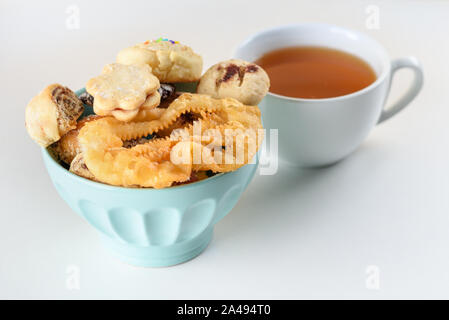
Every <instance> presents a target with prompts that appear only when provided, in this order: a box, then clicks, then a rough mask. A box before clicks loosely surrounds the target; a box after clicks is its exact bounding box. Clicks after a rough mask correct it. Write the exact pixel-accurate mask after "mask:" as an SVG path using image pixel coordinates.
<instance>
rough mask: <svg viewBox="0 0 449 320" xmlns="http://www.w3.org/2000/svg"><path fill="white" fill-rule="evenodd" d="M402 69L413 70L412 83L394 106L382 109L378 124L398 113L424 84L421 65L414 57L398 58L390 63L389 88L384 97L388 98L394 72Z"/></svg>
mask: <svg viewBox="0 0 449 320" xmlns="http://www.w3.org/2000/svg"><path fill="white" fill-rule="evenodd" d="M402 68H410V69H412V70H413V72H414V74H415V76H414V79H413V82H412V84H411V86H410V88H409V89H408V90H407V91H406V92H405V94H404V95H403V96H402V97H401V98H400V99H399V100H398V101H397V102H396V103H395V104H393V105H392V106H391V107H388V108H384V110H383V111H382V114H381V115H380V118H379V122H378V124H379V123H381V122H384V121H385V120H387V119H389V118H391V117H392V116H394V115H395V114H396V113H398V112H399V111H401V110H402V109H404V108H405V107H406V106H407V105H408V104H409V103H410V102H411V101H412V100H413V99H414V98H415V97H416V95H417V94H418V93H419V91H420V90H421V88H422V85H423V82H424V75H423V71H422V67H421V64H420V63H419V61H418V59H416V58H415V57H404V58H399V59H395V60H393V61H392V62H391V72H390V84H389V87H388V90H387V95H386V97H388V95H389V93H390V89H391V83H392V81H393V77H394V75H395V73H396V71H398V70H399V69H402ZM386 100H387V98H385V101H386Z"/></svg>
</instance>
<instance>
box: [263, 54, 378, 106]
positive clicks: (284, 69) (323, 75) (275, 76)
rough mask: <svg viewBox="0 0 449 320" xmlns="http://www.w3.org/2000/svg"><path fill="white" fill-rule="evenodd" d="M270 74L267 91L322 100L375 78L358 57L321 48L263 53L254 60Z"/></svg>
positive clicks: (365, 84) (351, 91)
mask: <svg viewBox="0 0 449 320" xmlns="http://www.w3.org/2000/svg"><path fill="white" fill-rule="evenodd" d="M255 63H257V64H258V65H260V66H261V67H262V68H264V69H265V71H266V72H267V73H268V75H269V77H270V82H271V87H270V92H272V93H276V94H280V95H283V96H288V97H294V98H305V99H323V98H333V97H338V96H343V95H347V94H350V93H353V92H356V91H359V90H361V89H363V88H365V87H367V86H369V85H370V84H372V83H373V82H374V81H375V80H376V73H375V72H374V70H373V69H372V68H371V66H370V65H369V64H368V63H366V62H365V61H363V60H362V59H360V58H358V57H356V56H354V55H352V54H349V53H346V52H343V51H340V50H336V49H330V48H324V47H289V48H283V49H278V50H274V51H271V52H268V53H266V54H265V55H263V56H262V57H261V58H259V59H258V60H257V61H255Z"/></svg>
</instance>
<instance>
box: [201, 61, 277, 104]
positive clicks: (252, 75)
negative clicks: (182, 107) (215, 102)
mask: <svg viewBox="0 0 449 320" xmlns="http://www.w3.org/2000/svg"><path fill="white" fill-rule="evenodd" d="M269 88H270V78H268V75H267V73H266V72H265V70H263V69H262V68H261V67H259V66H258V65H256V64H254V63H251V62H247V61H243V60H237V59H232V60H227V61H223V62H220V63H217V64H215V65H213V66H212V67H210V68H209V69H208V70H207V71H206V73H204V75H203V76H202V77H201V79H200V82H199V84H198V87H197V92H198V93H201V94H208V95H210V96H212V97H213V98H216V99H218V98H234V99H237V100H239V101H240V102H242V103H243V104H246V105H257V104H259V102H260V101H261V100H262V99H263V97H264V96H265V95H266V94H267V92H268V89H269Z"/></svg>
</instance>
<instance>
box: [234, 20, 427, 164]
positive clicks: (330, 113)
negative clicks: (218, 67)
mask: <svg viewBox="0 0 449 320" xmlns="http://www.w3.org/2000/svg"><path fill="white" fill-rule="evenodd" d="M292 46H320V47H328V48H334V49H339V50H342V51H345V52H348V53H351V54H353V55H355V56H358V57H360V58H362V59H363V60H364V61H366V62H367V63H368V64H369V65H370V66H371V67H372V68H373V69H374V71H375V72H376V75H377V80H376V81H375V82H374V83H372V84H371V85H369V86H368V87H366V88H364V89H362V90H359V91H357V92H354V93H351V94H348V95H344V96H339V97H335V98H326V99H300V98H291V97H286V96H281V95H278V94H274V93H268V94H267V96H266V97H265V98H264V99H263V100H262V102H261V103H260V105H259V107H260V108H261V110H262V119H263V123H264V127H265V128H266V129H278V130H279V131H278V137H279V157H280V159H281V160H283V161H284V162H287V163H288V164H290V165H293V166H302V167H318V166H326V165H330V164H333V163H335V162H337V161H339V160H341V159H343V158H345V157H346V156H348V155H349V154H350V153H351V152H353V151H354V150H355V149H356V148H357V147H358V146H359V145H360V144H361V143H362V141H363V140H364V139H365V138H366V136H367V135H368V133H369V132H370V131H371V129H372V128H373V127H374V126H375V125H376V124H378V123H381V122H383V121H385V120H387V119H389V118H391V117H392V116H393V115H395V114H396V113H398V112H399V111H401V110H402V109H403V108H404V107H405V106H407V105H408V104H409V103H410V102H411V101H412V100H413V99H414V98H415V97H416V95H417V94H418V92H419V91H420V89H421V87H422V84H423V72H422V68H421V65H420V63H419V62H418V60H417V59H416V58H414V57H405V58H399V59H395V60H393V61H391V62H390V58H389V57H388V54H387V52H386V50H385V49H384V48H383V47H382V46H381V45H380V44H379V43H378V42H377V41H375V40H373V39H372V38H370V37H368V36H366V35H364V34H362V33H360V32H357V31H352V30H348V29H345V28H342V27H337V26H333V25H328V24H317V23H307V24H296V25H286V26H281V27H277V28H273V29H269V30H265V31H262V32H259V33H257V34H255V35H254V36H252V37H250V38H249V39H248V40H246V41H245V42H244V43H243V44H241V45H240V46H239V47H238V49H237V50H236V52H235V54H234V56H235V57H236V58H239V59H243V60H247V61H255V60H256V59H258V58H259V57H261V56H262V55H263V54H265V53H267V52H269V51H272V50H275V49H279V48H284V47H292ZM401 68H410V69H412V70H413V72H414V79H413V82H412V84H411V86H410V88H409V89H408V90H407V91H406V92H405V93H404V95H403V96H402V97H401V98H400V99H399V100H398V101H397V102H396V103H395V104H393V105H392V106H390V107H387V108H385V109H384V105H385V101H386V100H387V97H388V93H389V90H390V87H391V80H392V78H393V76H394V73H395V72H396V71H397V70H399V69H401Z"/></svg>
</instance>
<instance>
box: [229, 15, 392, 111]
mask: <svg viewBox="0 0 449 320" xmlns="http://www.w3.org/2000/svg"><path fill="white" fill-rule="evenodd" d="M301 27H302V28H304V27H321V28H322V27H327V28H337V29H340V30H344V31H345V32H349V33H352V34H355V35H357V36H358V37H361V38H365V39H368V40H369V41H371V42H372V43H373V44H375V45H376V46H377V47H378V48H379V49H380V51H381V52H382V54H383V55H384V57H385V58H387V60H388V61H390V58H389V56H388V53H387V51H386V50H385V48H384V47H383V46H382V45H381V44H380V43H379V42H378V41H377V40H375V39H374V38H372V37H370V36H369V35H367V34H365V33H363V32H360V31H357V30H352V29H348V28H345V27H341V26H337V25H333V24H329V23H317V22H306V23H291V24H285V25H281V26H276V27H272V28H267V29H263V30H261V31H259V32H256V33H254V34H252V35H250V36H249V37H247V38H246V39H245V40H244V41H243V42H242V43H241V44H240V45H239V46H238V47H237V48H236V49H235V50H234V54H233V57H235V58H237V59H241V57H240V56H239V55H238V54H237V53H238V52H239V51H240V50H242V49H243V48H245V47H246V46H247V45H248V44H249V43H251V42H253V41H255V40H256V38H257V37H261V36H263V35H266V34H268V33H271V32H275V31H282V30H286V29H293V28H301ZM323 47H325V46H323ZM341 51H345V50H341ZM266 52H269V51H266ZM266 52H265V53H266ZM390 71H391V63H387V65H386V67H385V68H383V70H382V72H381V74H380V75H379V76H378V77H377V79H376V80H375V81H374V82H373V83H371V84H370V85H369V86H367V87H365V88H363V89H360V90H358V91H355V92H352V93H349V94H345V95H342V96H337V97H330V98H321V99H308V98H296V97H289V96H284V95H281V94H277V93H273V92H269V91H268V92H267V95H268V96H272V97H275V98H279V99H283V100H290V101H294V102H308V103H319V102H331V101H339V100H343V99H349V98H353V97H357V96H359V95H362V94H364V93H366V92H368V91H370V90H373V89H374V88H375V87H377V86H379V85H380V84H381V83H382V82H383V81H385V78H386V77H387V76H388V74H389V73H390Z"/></svg>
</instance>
